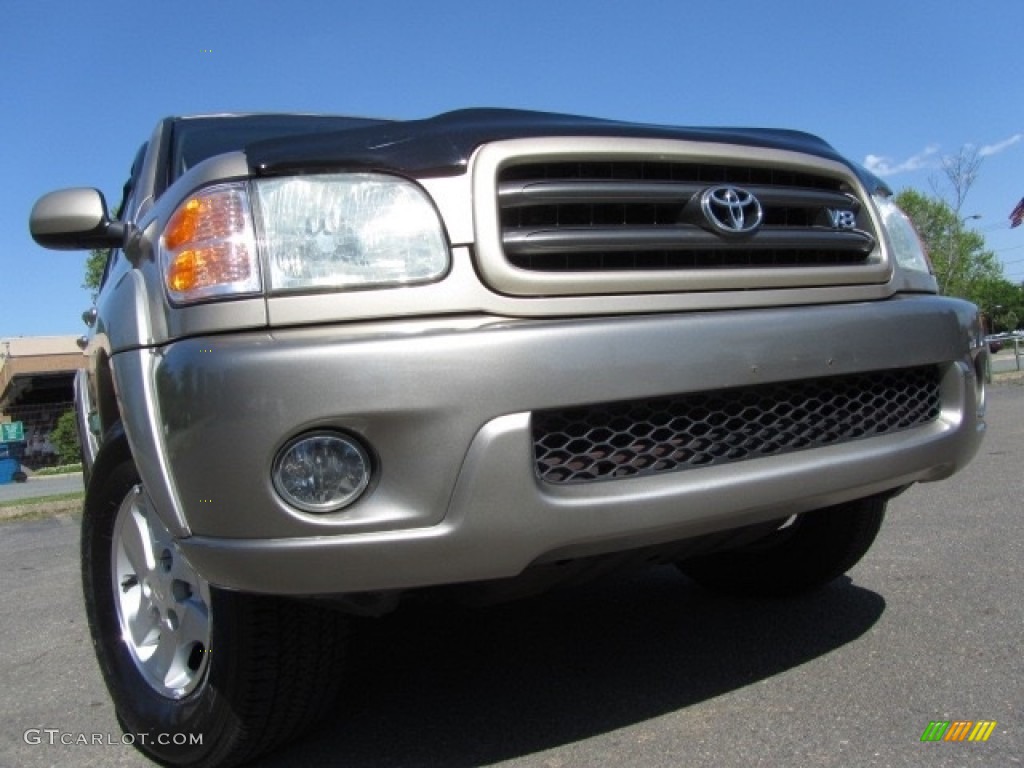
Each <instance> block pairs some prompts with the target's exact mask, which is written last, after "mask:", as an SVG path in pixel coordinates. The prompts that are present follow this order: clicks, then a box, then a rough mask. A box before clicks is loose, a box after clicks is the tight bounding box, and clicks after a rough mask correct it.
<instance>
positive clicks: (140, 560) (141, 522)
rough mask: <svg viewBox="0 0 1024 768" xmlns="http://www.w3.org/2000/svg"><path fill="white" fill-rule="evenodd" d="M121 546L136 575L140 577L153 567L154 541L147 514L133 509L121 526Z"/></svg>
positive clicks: (154, 561)
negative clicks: (150, 533) (151, 536)
mask: <svg viewBox="0 0 1024 768" xmlns="http://www.w3.org/2000/svg"><path fill="white" fill-rule="evenodd" d="M121 547H122V549H123V550H124V554H125V556H126V557H127V558H128V562H129V563H130V564H131V567H132V569H133V570H134V572H135V575H136V576H139V577H140V578H141V577H142V576H144V575H145V574H146V573H148V572H149V571H150V570H152V569H153V566H154V564H155V563H156V560H155V559H154V557H153V541H152V539H151V538H150V535H149V525H148V523H147V522H146V518H145V516H144V515H143V514H142V513H141V512H140V511H139V510H137V509H134V508H133V509H131V510H130V511H129V513H128V515H127V516H126V519H125V521H124V525H123V526H122V527H121Z"/></svg>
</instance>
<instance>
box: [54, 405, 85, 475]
mask: <svg viewBox="0 0 1024 768" xmlns="http://www.w3.org/2000/svg"><path fill="white" fill-rule="evenodd" d="M50 442H51V443H53V446H54V448H56V449H57V458H58V461H60V463H61V464H77V463H78V462H80V461H81V460H82V452H81V450H80V448H79V445H78V430H77V429H76V428H75V412H74V411H73V410H72V411H65V412H64V413H63V414H62V415H61V417H60V418H59V419H57V426H56V427H54V428H53V432H51V433H50Z"/></svg>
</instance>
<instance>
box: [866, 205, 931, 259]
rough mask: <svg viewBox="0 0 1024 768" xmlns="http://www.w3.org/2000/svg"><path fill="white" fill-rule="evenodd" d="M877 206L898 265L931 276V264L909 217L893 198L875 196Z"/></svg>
mask: <svg viewBox="0 0 1024 768" xmlns="http://www.w3.org/2000/svg"><path fill="white" fill-rule="evenodd" d="M873 197H874V201H875V206H876V207H877V208H878V212H879V213H880V214H881V215H882V224H883V225H884V226H885V230H886V232H887V233H888V235H889V245H890V246H891V247H892V250H893V256H894V257H895V258H896V263H897V264H899V265H900V266H901V267H902V268H903V269H908V270H911V271H913V272H924V273H925V274H931V271H932V270H931V264H929V263H928V257H927V256H926V255H925V252H924V247H923V246H922V245H921V239H920V238H919V237H918V236H917V230H915V229H914V225H913V224H911V223H910V219H909V218H907V215H906V214H905V213H904V212H903V211H901V210H900V208H899V206H898V205H896V203H894V202H893V201H892V198H889V197H882V196H881V195H874V196H873Z"/></svg>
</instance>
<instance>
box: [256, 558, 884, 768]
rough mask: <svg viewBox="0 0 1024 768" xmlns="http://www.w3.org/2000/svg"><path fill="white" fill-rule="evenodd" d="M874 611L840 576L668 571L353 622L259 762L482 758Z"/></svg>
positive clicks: (716, 674)
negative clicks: (808, 590) (748, 581)
mask: <svg viewBox="0 0 1024 768" xmlns="http://www.w3.org/2000/svg"><path fill="white" fill-rule="evenodd" d="M884 609H885V601H884V600H883V598H882V597H881V596H880V595H878V594H876V593H874V592H871V591H868V590H865V589H863V588H860V587H857V586H855V585H854V584H852V582H851V581H850V580H849V579H848V578H845V577H844V578H842V579H840V580H838V581H836V582H835V583H834V584H832V585H830V586H829V587H827V588H826V589H824V590H822V591H820V592H817V593H815V594H812V595H810V596H806V597H803V598H799V599H790V600H780V601H769V600H739V599H726V598H718V597H714V596H711V595H709V594H708V593H706V592H704V591H703V590H701V589H699V588H697V587H696V586H695V585H694V584H692V583H691V582H689V581H688V580H686V579H685V578H684V577H682V576H681V575H678V573H677V572H676V571H675V570H674V569H670V568H658V569H653V570H651V571H648V572H646V573H645V574H641V575H634V576H631V577H627V578H621V577H620V578H618V579H614V578H608V579H604V580H602V581H600V582H596V583H594V584H591V585H587V586H585V587H577V588H571V589H564V590H561V591H558V592H555V593H551V594H549V595H546V596H543V597H540V598H535V599H532V600H527V601H523V602H519V603H514V604H508V605H504V606H498V607H491V608H486V609H469V608H461V607H457V606H449V605H443V606H436V605H435V606H428V605H417V606H413V607H410V608H409V609H403V610H402V611H399V612H398V613H396V614H394V615H392V616H390V617H388V618H385V619H383V620H380V621H375V622H368V623H365V624H360V625H359V627H358V629H357V632H356V635H355V637H354V638H353V639H352V641H351V642H352V652H351V654H350V671H349V676H348V679H347V681H346V685H345V686H344V691H343V694H342V699H341V701H340V702H339V705H338V708H337V710H336V711H335V712H334V713H333V714H332V715H331V716H330V717H329V718H328V720H327V722H326V723H325V725H324V726H323V727H322V728H321V729H320V730H318V731H317V732H315V733H313V734H310V735H309V736H307V737H305V738H304V739H303V740H302V741H300V742H298V743H296V744H293V745H291V746H288V747H285V748H284V749H283V750H281V751H279V752H277V753H275V754H273V755H271V756H268V757H267V758H266V759H265V760H262V761H260V762H259V763H258V765H260V766H265V767H267V768H269V767H271V766H275V767H276V766H281V767H283V766H306V765H333V764H343V765H345V766H351V767H353V768H363V767H365V768H370V767H371V766H372V767H373V768H390V767H395V766H409V765H416V766H426V767H430V766H438V767H440V766H445V768H462V767H463V766H476V765H486V764H491V763H494V762H499V761H501V760H508V759H512V758H515V757H521V756H523V755H528V754H531V753H534V752H537V751H541V750H545V749H551V748H553V747H557V746H560V745H564V744H568V743H572V742H574V741H578V740H580V739H585V738H588V737H591V736H595V735H598V734H601V733H606V732H610V731H613V730H615V729H618V728H622V727H624V726H627V725H631V724H635V723H638V722H642V721H644V720H646V719H649V718H652V717H657V716H659V715H663V714H666V713H668V712H673V711H676V710H680V709H684V708H686V707H688V706H690V705H693V704H695V703H698V702H701V701H704V700H707V699H711V698H714V697H716V696H720V695H722V694H724V693H727V692H729V691H731V690H734V689H737V688H741V687H743V686H747V685H750V684H751V683H756V682H758V681H760V680H763V679H765V678H769V677H771V676H773V675H776V674H779V673H780V672H783V671H785V670H787V669H790V668H793V667H796V666H798V665H800V664H803V663H805V662H807V661H809V660H811V659H814V658H816V657H818V656H821V655H823V654H826V653H829V652H830V651H833V650H835V649H836V648H839V647H841V646H843V645H844V644H846V643H849V642H852V641H853V640H855V639H857V638H858V637H860V636H861V635H863V634H864V633H865V632H867V631H868V630H869V629H870V628H871V627H872V626H873V625H874V624H875V622H877V621H878V619H879V618H880V617H881V615H882V613H883V611H884Z"/></svg>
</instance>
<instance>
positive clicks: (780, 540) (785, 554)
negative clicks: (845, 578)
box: [678, 497, 886, 597]
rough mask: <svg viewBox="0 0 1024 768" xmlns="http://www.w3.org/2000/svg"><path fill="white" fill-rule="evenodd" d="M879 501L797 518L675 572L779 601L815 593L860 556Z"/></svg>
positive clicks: (881, 505)
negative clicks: (778, 599) (776, 598)
mask: <svg viewBox="0 0 1024 768" xmlns="http://www.w3.org/2000/svg"><path fill="white" fill-rule="evenodd" d="M885 505H886V500H885V499H884V498H877V497H874V498H868V499H859V500H857V501H852V502H849V503H846V504H841V505H839V506H836V507H829V508H827V509H819V510H815V511H813V512H806V513H804V514H802V515H799V516H798V517H797V518H796V519H795V520H794V521H792V523H791V524H789V525H786V526H784V527H781V528H780V529H779V530H776V531H774V532H773V533H771V534H769V535H768V536H767V537H766V538H764V539H762V540H759V541H756V542H754V543H753V544H751V545H748V546H747V547H744V548H743V549H738V550H731V551H727V552H716V553H712V554H709V555H702V556H699V557H695V558H692V559H689V560H685V561H682V562H680V563H678V567H679V569H680V570H681V571H682V572H683V573H684V574H686V575H687V576H689V577H690V578H691V579H693V580H694V581H696V582H697V583H698V584H700V585H701V586H703V587H706V588H707V589H710V590H712V591H714V592H721V593H724V594H729V595H736V596H742V597H784V596H789V595H797V594H801V593H804V592H809V591H811V590H814V589H817V588H819V587H822V586H824V585H825V584H828V583H829V582H830V581H833V580H834V579H836V578H838V577H839V576H841V575H842V574H844V573H846V572H847V571H848V570H850V568H852V567H853V566H854V565H856V564H857V562H858V561H859V560H860V559H861V558H862V557H863V556H864V554H865V553H866V552H867V551H868V549H869V548H870V547H871V544H872V543H873V542H874V540H875V536H876V535H877V534H878V530H879V528H880V527H881V525H882V520H883V519H884V517H885Z"/></svg>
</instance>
